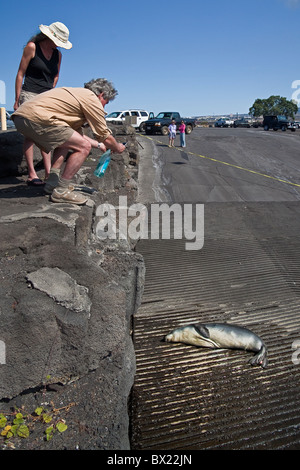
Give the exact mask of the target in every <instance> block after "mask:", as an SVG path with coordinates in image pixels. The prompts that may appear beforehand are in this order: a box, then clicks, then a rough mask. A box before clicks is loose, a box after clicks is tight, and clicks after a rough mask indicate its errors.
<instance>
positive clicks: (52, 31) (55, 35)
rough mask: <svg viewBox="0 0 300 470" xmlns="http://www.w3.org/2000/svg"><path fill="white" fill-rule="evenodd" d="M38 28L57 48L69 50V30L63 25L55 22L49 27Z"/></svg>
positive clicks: (42, 25) (70, 44) (43, 25)
mask: <svg viewBox="0 0 300 470" xmlns="http://www.w3.org/2000/svg"><path fill="white" fill-rule="evenodd" d="M39 28H40V30H41V32H42V33H44V34H45V35H46V36H47V37H48V38H49V39H51V41H53V42H54V44H55V45H56V46H57V47H63V48H64V49H71V47H72V43H71V42H70V41H69V30H68V28H67V27H66V26H65V25H64V24H63V23H60V22H59V21H56V23H52V24H50V25H49V26H46V25H45V24H41V25H40V26H39Z"/></svg>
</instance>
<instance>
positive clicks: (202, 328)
mask: <svg viewBox="0 0 300 470" xmlns="http://www.w3.org/2000/svg"><path fill="white" fill-rule="evenodd" d="M193 327H194V328H195V330H196V331H197V333H198V334H199V335H200V336H202V337H203V338H209V337H210V335H209V331H208V329H207V328H206V326H204V325H201V323H197V324H196V325H193Z"/></svg>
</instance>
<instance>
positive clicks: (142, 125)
mask: <svg viewBox="0 0 300 470" xmlns="http://www.w3.org/2000/svg"><path fill="white" fill-rule="evenodd" d="M144 130H145V123H144V122H142V123H141V124H140V127H139V131H140V132H144Z"/></svg>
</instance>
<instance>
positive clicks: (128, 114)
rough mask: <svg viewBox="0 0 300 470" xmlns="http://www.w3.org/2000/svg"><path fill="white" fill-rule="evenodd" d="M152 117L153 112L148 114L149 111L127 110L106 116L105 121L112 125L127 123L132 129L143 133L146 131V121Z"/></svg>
mask: <svg viewBox="0 0 300 470" xmlns="http://www.w3.org/2000/svg"><path fill="white" fill-rule="evenodd" d="M151 117H154V114H153V113H152V112H151V113H148V111H144V110H143V109H127V110H125V111H114V112H113V113H110V114H108V115H107V116H105V119H106V120H107V121H108V122H111V123H112V124H122V123H123V122H124V123H125V122H127V123H128V124H130V125H131V126H132V127H134V128H136V129H139V130H140V131H141V132H142V131H143V130H144V126H145V124H144V123H145V121H148V119H151Z"/></svg>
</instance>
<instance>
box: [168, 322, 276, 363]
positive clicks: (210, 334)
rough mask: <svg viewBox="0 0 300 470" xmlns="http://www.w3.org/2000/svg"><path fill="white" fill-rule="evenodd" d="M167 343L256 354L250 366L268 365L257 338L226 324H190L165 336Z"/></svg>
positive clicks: (238, 327)
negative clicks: (239, 350) (238, 350)
mask: <svg viewBox="0 0 300 470" xmlns="http://www.w3.org/2000/svg"><path fill="white" fill-rule="evenodd" d="M165 341H167V342H169V343H185V344H191V345H193V346H201V347H204V348H212V349H224V348H228V349H243V350H245V351H253V352H255V353H257V354H256V355H255V356H254V357H253V358H252V359H250V361H249V362H250V364H251V365H253V366H254V365H258V366H262V367H266V366H267V365H268V359H267V348H266V346H265V344H264V342H263V341H262V340H261V339H260V337H259V336H257V335H256V334H254V333H253V332H252V331H250V330H248V329H247V328H244V327H241V326H236V325H230V324H228V323H206V324H200V323H198V324H192V325H187V326H183V327H182V328H177V329H175V330H174V331H172V333H170V334H168V335H166V336H165Z"/></svg>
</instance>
